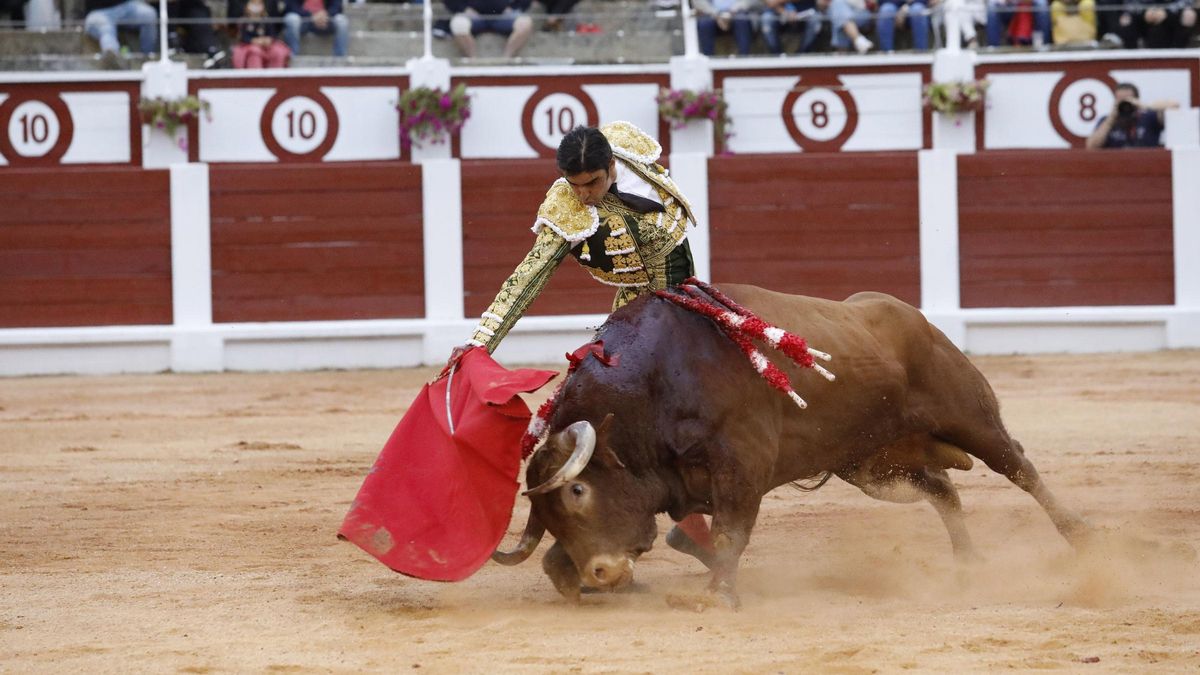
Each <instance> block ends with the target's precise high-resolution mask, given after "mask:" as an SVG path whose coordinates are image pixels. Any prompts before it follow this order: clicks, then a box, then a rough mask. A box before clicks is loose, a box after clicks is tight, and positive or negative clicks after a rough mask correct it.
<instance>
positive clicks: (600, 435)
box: [594, 413, 625, 469]
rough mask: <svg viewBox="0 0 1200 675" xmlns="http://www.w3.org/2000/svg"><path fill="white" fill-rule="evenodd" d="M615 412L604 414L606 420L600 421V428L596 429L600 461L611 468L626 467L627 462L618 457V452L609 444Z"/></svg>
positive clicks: (597, 454)
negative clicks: (609, 433) (609, 434)
mask: <svg viewBox="0 0 1200 675" xmlns="http://www.w3.org/2000/svg"><path fill="white" fill-rule="evenodd" d="M613 417H614V415H613V413H608V414H607V415H605V416H604V421H603V422H601V423H600V428H599V429H597V430H596V454H595V455H594V456H595V457H597V458H599V460H600V463H601V464H603V465H604V466H606V467H608V468H609V469H624V468H625V463H624V462H622V461H621V458H620V457H617V453H615V452H613V449H612V446H610V445H609V444H608V432H609V429H610V428H612V421H613Z"/></svg>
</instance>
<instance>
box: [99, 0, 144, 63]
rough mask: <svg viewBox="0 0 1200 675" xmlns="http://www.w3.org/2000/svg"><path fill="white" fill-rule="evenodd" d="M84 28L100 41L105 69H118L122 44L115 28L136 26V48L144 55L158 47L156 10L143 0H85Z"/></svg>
mask: <svg viewBox="0 0 1200 675" xmlns="http://www.w3.org/2000/svg"><path fill="white" fill-rule="evenodd" d="M84 7H85V9H86V10H87V14H86V15H85V16H84V18H83V28H84V30H86V31H87V34H88V35H91V36H92V37H93V38H95V39H96V41H97V42H99V43H100V52H101V57H100V58H101V60H102V61H103V62H104V66H105V67H106V68H119V67H121V62H120V51H121V43H120V42H118V41H117V28H118V27H131V28H137V31H138V47H139V49H141V52H142V53H143V54H151V53H153V52H154V51H156V50H157V48H158V12H156V11H154V8H153V7H151V6H150V5H148V4H146V3H145V2H142V0H87V2H86V3H85V5H84Z"/></svg>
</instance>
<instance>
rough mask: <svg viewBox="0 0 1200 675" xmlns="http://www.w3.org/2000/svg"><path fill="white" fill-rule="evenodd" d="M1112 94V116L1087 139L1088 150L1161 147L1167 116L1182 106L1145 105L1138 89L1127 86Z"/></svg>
mask: <svg viewBox="0 0 1200 675" xmlns="http://www.w3.org/2000/svg"><path fill="white" fill-rule="evenodd" d="M1113 94H1114V95H1113V107H1112V112H1110V113H1109V114H1107V115H1105V116H1104V117H1101V118H1100V121H1099V122H1097V123H1096V130H1095V131H1093V132H1092V135H1091V136H1088V139H1087V148H1088V150H1097V149H1100V148H1157V147H1158V146H1160V145H1162V140H1161V137H1162V132H1163V118H1164V113H1165V111H1167V110H1170V109H1171V108H1178V107H1179V104H1178V103H1176V102H1175V101H1157V102H1155V103H1151V104H1149V105H1147V104H1144V103H1142V102H1141V101H1140V100H1138V96H1139V94H1138V88H1137V87H1136V86H1135V85H1132V84H1130V83H1128V82H1122V83H1120V84H1118V85H1117V88H1116V91H1115V92H1113Z"/></svg>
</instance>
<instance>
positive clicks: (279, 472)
mask: <svg viewBox="0 0 1200 675" xmlns="http://www.w3.org/2000/svg"><path fill="white" fill-rule="evenodd" d="M977 363H978V364H979V365H980V367H981V368H982V369H983V370H984V372H985V373H986V374H987V375H988V376H989V377H990V379H991V381H992V383H993V385H994V386H995V388H996V391H997V394H998V395H999V397H1000V400H1001V401H1002V403H1003V405H1004V411H1005V414H1006V419H1007V423H1008V426H1009V428H1010V430H1011V431H1012V432H1013V434H1014V435H1015V436H1016V437H1018V438H1019V439H1021V440H1022V441H1023V443H1024V444H1025V447H1026V449H1027V451H1028V453H1029V455H1030V457H1031V458H1032V459H1033V461H1034V463H1035V464H1036V465H1037V466H1038V468H1039V469H1040V470H1041V472H1042V474H1043V475H1044V476H1045V477H1046V479H1047V481H1048V483H1049V485H1050V486H1051V487H1052V488H1053V489H1054V490H1055V491H1056V492H1057V494H1058V496H1059V497H1060V498H1061V499H1062V500H1063V501H1064V502H1066V503H1067V504H1070V505H1072V506H1074V507H1075V508H1077V509H1078V510H1079V511H1080V512H1082V513H1083V514H1084V515H1085V516H1086V517H1087V518H1089V519H1090V520H1091V521H1092V522H1093V523H1094V524H1096V525H1100V526H1103V527H1104V528H1107V529H1108V530H1109V531H1110V532H1111V534H1110V535H1108V536H1107V537H1106V538H1105V542H1104V543H1103V544H1102V545H1100V546H1098V547H1097V548H1096V549H1095V550H1090V551H1087V552H1085V553H1082V554H1076V553H1074V552H1072V550H1071V549H1070V548H1069V547H1068V546H1067V545H1066V544H1065V543H1064V542H1063V540H1062V539H1060V538H1059V536H1058V535H1057V533H1056V532H1055V531H1054V529H1053V527H1052V526H1051V525H1050V523H1049V521H1048V519H1047V518H1046V517H1045V516H1044V515H1043V514H1042V513H1041V511H1040V510H1039V509H1038V507H1037V505H1036V504H1035V503H1034V501H1033V500H1032V499H1031V498H1030V497H1028V496H1027V495H1025V494H1024V493H1022V492H1021V491H1020V490H1018V489H1017V488H1016V487H1014V486H1012V485H1011V484H1009V483H1008V482H1007V481H1005V480H1004V479H1003V478H1001V477H999V476H998V475H996V474H993V473H991V472H989V471H988V470H987V469H986V468H984V467H983V466H982V464H981V463H977V464H976V467H975V468H974V469H973V470H971V471H970V472H965V473H962V472H958V473H955V474H954V478H955V481H956V483H957V484H958V485H959V487H960V489H961V493H962V497H963V502H964V505H965V508H966V511H967V519H968V524H969V526H970V527H971V529H972V533H973V534H974V536H975V539H976V543H977V544H978V546H979V548H980V550H981V552H982V553H983V554H984V555H985V556H986V558H987V560H986V562H984V563H982V564H979V565H977V566H974V567H969V568H965V569H964V568H959V567H957V566H956V565H955V563H954V561H953V559H952V557H951V555H950V550H949V543H948V539H947V536H946V534H945V531H944V530H943V528H942V526H941V524H940V521H939V519H938V518H937V516H936V514H935V513H934V511H933V509H932V508H931V507H930V506H929V505H927V504H924V503H920V504H912V505H894V504H885V503H882V502H877V501H874V500H871V499H869V498H868V497H866V496H865V495H863V494H862V493H860V492H858V491H857V490H855V489H853V488H851V487H850V486H848V485H846V484H844V483H840V482H837V481H834V482H832V483H831V484H830V485H828V486H827V487H825V488H823V489H822V490H820V491H819V492H817V493H814V494H802V493H799V492H797V491H795V490H792V489H790V488H783V489H780V490H777V491H775V492H773V493H772V494H770V495H768V496H767V498H766V500H765V502H764V506H763V514H762V517H761V518H760V520H759V524H758V527H757V529H756V530H755V533H754V539H753V540H752V542H751V544H750V547H749V549H748V550H747V554H746V556H745V557H744V559H743V564H742V578H741V590H742V598H743V601H744V605H745V606H744V608H743V609H742V610H741V611H740V612H732V611H728V610H724V609H717V608H714V609H709V610H707V611H705V612H703V613H695V612H692V611H684V610H679V609H673V608H671V607H669V606H668V604H667V603H666V601H665V600H666V598H667V597H668V595H669V594H672V593H678V592H690V591H696V590H699V589H700V588H702V586H703V585H704V583H705V581H706V577H705V576H704V574H703V570H702V568H701V566H700V565H699V563H697V562H695V561H694V560H690V559H686V558H684V557H683V556H681V555H680V554H678V553H675V552H673V551H671V550H670V549H668V548H667V547H666V546H665V545H663V544H662V543H661V540H660V543H659V544H658V545H657V546H656V547H655V549H654V550H653V551H651V552H650V553H648V554H647V555H646V556H645V557H644V558H643V559H642V561H641V562H640V563H639V564H638V568H637V578H638V581H639V584H640V586H641V587H642V591H641V592H635V593H625V594H616V595H601V596H585V599H584V602H583V605H582V606H578V607H576V606H570V605H568V604H566V603H565V602H564V601H563V600H561V599H560V598H559V597H558V596H557V595H556V593H555V592H554V590H553V588H552V587H551V586H550V584H549V582H548V580H546V579H545V578H544V577H543V575H542V572H541V569H540V566H539V565H538V564H537V558H535V559H533V560H531V561H529V562H527V563H526V564H524V565H521V566H519V567H513V568H504V567H500V566H497V565H495V564H492V563H489V564H488V565H487V566H485V567H484V568H483V569H482V570H480V572H479V573H477V574H476V575H475V576H474V577H472V578H471V579H469V580H467V581H465V582H462V583H458V584H437V583H432V582H421V581H416V580H413V579H409V578H406V577H403V576H400V575H397V574H394V573H392V572H390V571H389V570H387V569H386V568H385V567H383V566H382V565H380V564H379V563H377V562H375V561H374V559H372V558H370V557H369V556H367V555H366V554H365V553H363V552H362V551H360V550H358V549H357V548H355V547H354V546H353V545H351V544H348V543H344V542H339V541H337V539H336V538H335V536H334V535H335V532H336V530H337V528H338V525H339V524H340V522H341V519H342V516H343V515H344V514H345V511H346V509H347V508H348V505H349V503H350V500H351V498H352V497H353V496H354V494H355V492H356V491H357V489H358V486H359V483H360V482H361V479H362V477H363V475H364V473H365V471H366V470H367V468H368V467H369V466H370V464H371V462H372V461H373V460H374V458H375V455H376V453H377V451H378V450H379V448H380V447H381V446H382V444H383V441H384V440H386V438H387V436H388V434H389V433H390V432H391V429H392V427H393V426H394V425H395V423H396V421H397V420H398V419H399V418H400V415H401V414H402V413H403V411H404V409H405V406H406V405H407V404H408V402H409V401H410V400H411V399H412V397H413V396H414V395H415V393H416V391H417V389H418V388H419V387H420V384H421V383H422V382H423V381H424V380H426V379H427V378H428V377H429V376H430V373H431V371H430V370H427V369H426V370H405V371H361V372H320V373H304V374H222V375H153V376H122V377H86V378H66V377H44V378H28V379H7V380H0V429H2V430H3V434H2V438H3V443H2V444H0V453H2V455H0V458H2V459H0V491H2V492H0V495H2V499H0V671H5V672H14V673H17V672H20V673H24V672H128V671H154V672H185V673H206V672H225V671H252V672H262V671H281V672H310V671H319V672H326V671H333V672H354V671H384V672H401V671H415V670H417V669H419V670H420V671H421V672H544V671H553V672H575V671H580V672H653V673H663V672H714V673H717V672H719V673H728V672H748V673H760V672H787V673H792V672H800V671H806V672H831V673H860V672H862V673H865V672H897V671H904V670H914V671H927V672H962V671H995V670H1001V669H1017V670H1051V669H1054V670H1063V671H1069V672H1089V673H1090V672H1116V673H1128V672H1136V671H1150V670H1153V672H1169V671H1188V672H1196V670H1197V669H1200V581H1198V580H1197V579H1198V577H1200V575H1197V568H1198V565H1197V563H1196V562H1195V561H1194V560H1191V559H1189V558H1188V556H1187V555H1185V554H1182V553H1177V552H1174V551H1173V548H1172V547H1177V546H1178V545H1179V544H1191V545H1196V544H1198V543H1200V542H1198V540H1200V499H1198V498H1200V447H1197V445H1198V444H1200V352H1168V353H1156V354H1145V355H1104V356H1095V357H1093V356H1088V357H1075V356H1071V357H1066V356H1051V357H1005V358H980V359H977ZM533 400H534V402H538V401H540V399H539V398H537V397H535V398H534V399H533ZM526 508H527V507H526V506H525V504H523V503H522V502H521V501H518V507H517V514H516V517H515V518H514V524H513V525H512V526H511V529H512V531H513V532H516V531H517V530H518V529H519V528H520V527H521V526H522V525H523V523H524V517H525V513H526ZM667 526H668V524H667V522H666V521H665V520H661V521H660V529H661V530H662V531H664V532H665V530H666V529H667ZM1134 535H1137V536H1140V537H1144V538H1148V539H1152V540H1155V541H1158V542H1162V543H1163V544H1164V548H1163V549H1162V550H1160V551H1158V552H1155V551H1152V550H1147V549H1145V548H1142V547H1140V546H1138V545H1134V544H1132V543H1131V541H1130V539H1131V537H1133V536H1134ZM510 540H511V538H510ZM547 540H549V538H547ZM547 546H548V541H547V542H543V543H542V549H543V550H544V549H545V548H546V547H547ZM538 557H540V553H539V554H538Z"/></svg>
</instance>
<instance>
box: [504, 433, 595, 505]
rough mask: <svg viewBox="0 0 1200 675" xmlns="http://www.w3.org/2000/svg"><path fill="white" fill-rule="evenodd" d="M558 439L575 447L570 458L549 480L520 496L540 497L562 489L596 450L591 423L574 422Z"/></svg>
mask: <svg viewBox="0 0 1200 675" xmlns="http://www.w3.org/2000/svg"><path fill="white" fill-rule="evenodd" d="M558 438H560V439H564V440H567V441H568V442H570V443H571V444H572V445H574V446H575V449H574V450H572V451H571V456H570V457H569V458H568V459H567V461H566V463H564V464H563V465H562V468H561V469H559V470H558V472H557V473H555V474H554V475H553V476H551V477H550V480H547V481H546V482H545V483H542V484H541V485H539V486H537V487H535V488H530V489H528V490H526V491H524V492H522V493H521V494H524V495H540V494H544V493H546V492H549V491H551V490H553V489H555V488H559V487H562V486H563V485H565V484H566V483H567V481H569V480H571V479H572V478H574V477H576V476H578V475H579V472H580V471H583V468H584V467H585V466H587V463H588V460H590V459H591V458H592V451H594V450H595V449H596V429H595V428H594V427H593V426H592V423H591V422H588V421H587V420H584V421H582V422H576V423H574V424H572V425H571V426H569V427H567V428H566V429H563V430H562V431H560V432H559V434H558Z"/></svg>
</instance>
